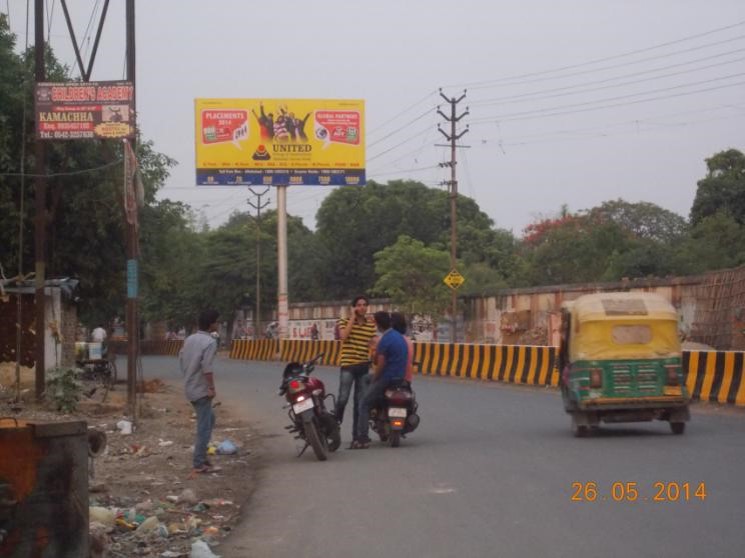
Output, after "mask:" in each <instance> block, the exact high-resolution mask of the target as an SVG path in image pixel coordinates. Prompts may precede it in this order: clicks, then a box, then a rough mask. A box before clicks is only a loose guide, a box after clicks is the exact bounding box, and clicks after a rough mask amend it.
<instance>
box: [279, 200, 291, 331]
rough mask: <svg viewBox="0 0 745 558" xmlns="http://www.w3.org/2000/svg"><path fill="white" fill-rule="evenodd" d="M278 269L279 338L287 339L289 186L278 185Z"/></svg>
mask: <svg viewBox="0 0 745 558" xmlns="http://www.w3.org/2000/svg"><path fill="white" fill-rule="evenodd" d="M277 271H278V274H279V278H278V280H279V289H278V293H277V299H278V300H277V306H278V310H277V314H278V317H279V338H280V339H287V335H288V327H287V326H288V322H289V305H288V300H287V186H278V187H277Z"/></svg>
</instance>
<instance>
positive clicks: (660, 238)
mask: <svg viewBox="0 0 745 558" xmlns="http://www.w3.org/2000/svg"><path fill="white" fill-rule="evenodd" d="M587 215H588V217H589V218H590V219H591V220H592V221H593V222H597V223H608V222H610V223H615V224H616V225H618V226H619V227H621V228H622V229H624V230H625V231H628V232H629V233H631V234H632V235H633V236H634V237H635V238H638V239H642V240H651V241H656V242H661V243H670V242H676V241H678V240H680V239H681V238H682V237H683V235H684V234H685V232H686V229H687V226H688V223H687V222H686V220H685V219H684V218H683V217H681V216H680V215H678V214H677V213H673V212H672V211H668V210H667V209H663V208H662V207H660V206H658V205H655V204H653V203H649V202H638V203H630V202H627V201H624V200H622V199H620V198H619V199H617V200H614V201H606V202H603V203H602V204H600V205H599V206H598V207H593V208H592V209H590V210H588V211H587Z"/></svg>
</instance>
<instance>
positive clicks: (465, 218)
mask: <svg viewBox="0 0 745 558" xmlns="http://www.w3.org/2000/svg"><path fill="white" fill-rule="evenodd" d="M457 211H458V256H459V258H461V259H462V260H463V261H464V262H466V263H468V264H471V263H480V262H481V263H485V264H487V265H489V266H491V267H494V268H495V269H497V270H498V271H500V272H501V273H502V274H503V275H506V274H507V273H509V270H510V269H512V268H513V267H514V265H515V262H514V258H515V255H514V254H515V243H514V239H513V238H512V235H511V233H509V232H508V231H503V230H498V229H494V228H492V225H493V223H492V221H491V219H489V217H488V216H487V215H486V214H485V213H483V212H482V211H480V209H479V208H478V205H477V204H476V203H475V202H474V201H473V200H471V199H469V198H466V197H464V196H459V197H458V204H457ZM317 222H318V232H317V234H318V238H319V241H320V243H321V245H322V249H323V255H322V256H323V267H324V269H326V270H333V271H327V272H326V273H327V276H328V279H327V281H326V282H325V288H326V291H325V294H326V296H327V297H329V298H346V297H348V296H350V295H352V294H354V293H357V292H364V291H366V290H369V289H370V288H372V286H373V284H374V283H375V268H374V260H373V254H375V253H376V252H378V251H380V250H382V249H384V248H386V247H387V246H391V245H392V244H394V243H395V242H396V239H397V238H398V237H399V236H400V235H406V236H409V237H410V238H414V239H416V240H419V241H421V242H422V243H423V244H424V245H425V246H429V247H433V248H436V249H441V250H444V251H449V246H450V201H449V198H448V195H447V193H446V192H443V191H440V190H435V189H432V188H427V187H426V186H424V185H423V184H421V183H419V182H413V181H398V180H396V181H391V182H389V183H388V184H385V185H384V184H378V183H376V182H373V181H371V182H369V183H368V185H367V186H365V187H364V188H340V189H338V190H336V191H334V192H333V193H332V194H331V195H329V196H328V197H327V198H326V199H325V200H324V202H323V204H322V205H321V208H320V209H319V211H318V215H317Z"/></svg>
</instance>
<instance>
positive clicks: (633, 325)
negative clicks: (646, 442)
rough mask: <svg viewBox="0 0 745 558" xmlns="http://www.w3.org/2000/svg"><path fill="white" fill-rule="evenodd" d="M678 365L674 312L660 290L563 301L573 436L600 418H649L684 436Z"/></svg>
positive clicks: (564, 390) (684, 398)
mask: <svg viewBox="0 0 745 558" xmlns="http://www.w3.org/2000/svg"><path fill="white" fill-rule="evenodd" d="M681 362H682V361H681V345H680V338H679V337H678V314H677V312H676V310H675V308H674V307H673V306H672V305H671V304H670V303H669V302H667V301H666V300H665V299H664V298H663V297H661V296H659V295H657V294H652V293H644V292H622V293H620V292H609V293H595V294H589V295H584V296H581V297H579V298H577V299H576V300H573V301H571V302H566V303H564V305H563V306H562V325H561V347H560V348H559V369H560V370H561V380H560V386H561V395H562V399H563V401H564V409H565V410H566V412H567V413H569V414H570V415H571V417H572V431H573V433H574V435H575V436H578V437H584V436H587V435H588V434H589V433H590V431H591V430H594V429H597V427H598V425H599V424H600V422H601V421H603V422H608V423H613V422H639V421H651V420H653V419H657V420H666V421H668V422H669V423H670V428H671V430H672V432H673V434H683V432H684V431H685V426H686V422H687V421H688V420H689V419H690V413H689V411H688V403H689V395H688V391H687V389H686V386H685V382H684V377H683V370H682V367H681Z"/></svg>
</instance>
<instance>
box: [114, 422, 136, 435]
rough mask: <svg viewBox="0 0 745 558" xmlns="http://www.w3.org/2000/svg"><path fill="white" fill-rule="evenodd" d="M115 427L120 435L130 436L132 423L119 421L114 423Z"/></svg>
mask: <svg viewBox="0 0 745 558" xmlns="http://www.w3.org/2000/svg"><path fill="white" fill-rule="evenodd" d="M116 427H117V428H118V429H119V430H120V431H121V433H122V434H124V435H126V434H132V422H131V421H128V420H120V421H119V422H117V423H116Z"/></svg>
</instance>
